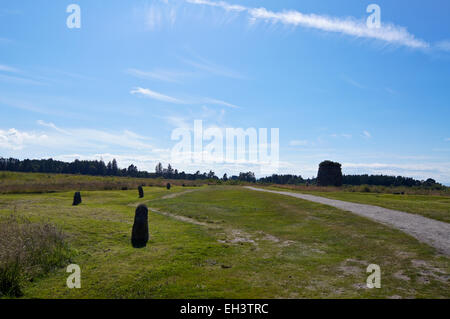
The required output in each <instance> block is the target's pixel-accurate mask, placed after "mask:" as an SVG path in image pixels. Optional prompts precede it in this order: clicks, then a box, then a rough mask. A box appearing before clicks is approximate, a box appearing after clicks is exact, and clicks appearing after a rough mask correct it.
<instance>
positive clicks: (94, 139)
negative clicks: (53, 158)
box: [0, 120, 153, 153]
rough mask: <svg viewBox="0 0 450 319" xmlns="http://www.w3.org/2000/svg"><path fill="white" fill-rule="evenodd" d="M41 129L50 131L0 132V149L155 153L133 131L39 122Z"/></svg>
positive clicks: (142, 137) (150, 146)
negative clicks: (69, 126)
mask: <svg viewBox="0 0 450 319" xmlns="http://www.w3.org/2000/svg"><path fill="white" fill-rule="evenodd" d="M37 123H38V124H39V125H40V126H42V127H45V128H47V130H40V131H37V130H35V131H21V130H18V129H15V128H10V129H7V130H0V149H7V150H8V149H9V150H22V149H26V150H27V152H31V151H32V150H34V151H36V150H39V151H46V152H48V151H51V152H53V153H59V152H61V151H67V150H76V151H77V152H88V151H95V150H99V149H113V148H120V149H123V150H127V151H129V150H135V151H138V150H147V151H148V150H152V149H153V146H152V145H151V144H149V143H148V140H149V138H147V137H144V136H141V135H139V134H136V133H134V132H132V131H129V130H123V131H120V132H109V131H104V130H98V129H91V128H60V127H58V126H56V125H55V124H53V123H50V122H44V121H42V120H39V121H38V122H37Z"/></svg>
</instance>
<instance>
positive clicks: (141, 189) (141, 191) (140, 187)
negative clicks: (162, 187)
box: [138, 186, 144, 198]
mask: <svg viewBox="0 0 450 319" xmlns="http://www.w3.org/2000/svg"><path fill="white" fill-rule="evenodd" d="M138 192H139V198H142V197H144V189H143V188H142V186H139V187H138Z"/></svg>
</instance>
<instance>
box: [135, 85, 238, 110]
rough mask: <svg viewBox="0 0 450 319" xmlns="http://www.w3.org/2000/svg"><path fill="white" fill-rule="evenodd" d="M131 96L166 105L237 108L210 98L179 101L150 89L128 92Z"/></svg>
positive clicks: (138, 88)
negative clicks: (135, 95) (205, 105)
mask: <svg viewBox="0 0 450 319" xmlns="http://www.w3.org/2000/svg"><path fill="white" fill-rule="evenodd" d="M130 93H131V94H138V95H142V96H145V97H148V98H151V99H154V100H157V101H162V102H167V103H174V104H192V105H194V104H217V105H222V106H226V107H229V108H238V107H239V106H237V105H234V104H231V103H228V102H225V101H222V100H218V99H212V98H206V97H205V98H186V99H179V98H176V97H172V96H168V95H165V94H162V93H158V92H155V91H152V90H150V89H146V88H141V87H137V88H135V89H133V90H131V91H130Z"/></svg>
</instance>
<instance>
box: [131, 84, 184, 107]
mask: <svg viewBox="0 0 450 319" xmlns="http://www.w3.org/2000/svg"><path fill="white" fill-rule="evenodd" d="M130 93H131V94H138V95H143V96H145V97H149V98H151V99H154V100H157V101H162V102H168V103H175V104H186V102H185V101H182V100H179V99H177V98H174V97H171V96H168V95H164V94H161V93H158V92H155V91H152V90H149V89H144V88H140V87H138V88H135V89H133V90H131V91H130Z"/></svg>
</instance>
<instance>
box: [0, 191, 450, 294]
mask: <svg viewBox="0 0 450 319" xmlns="http://www.w3.org/2000/svg"><path fill="white" fill-rule="evenodd" d="M144 191H145V198H144V199H142V200H139V199H138V198H137V197H138V196H137V190H134V189H133V190H124V191H120V190H119V191H83V192H82V196H83V203H82V204H81V205H80V206H77V207H73V206H71V203H72V197H73V191H70V192H59V193H43V194H2V195H0V215H8V214H11V212H13V211H15V212H16V214H19V215H21V216H26V217H28V218H30V219H31V220H46V221H48V222H51V223H54V224H56V225H58V226H59V227H61V228H62V230H63V231H64V233H65V234H66V235H67V236H68V237H67V241H68V243H69V245H70V247H71V249H72V250H73V251H74V252H75V254H74V257H72V260H71V262H72V263H76V264H78V265H80V267H81V282H82V288H81V289H68V288H67V287H66V278H67V276H68V275H69V274H68V273H66V272H65V268H61V269H57V270H55V271H54V272H52V273H50V274H48V275H47V276H45V277H42V278H38V279H36V280H34V281H33V282H29V283H27V284H26V286H25V287H24V289H23V292H24V298H367V297H373V298H400V297H401V298H431V297H437V298H450V286H449V273H450V262H449V258H448V257H446V256H443V255H439V254H437V253H436V251H435V250H434V249H433V248H431V247H429V246H427V245H425V244H421V243H419V242H418V241H417V240H415V239H414V238H412V237H410V236H408V235H406V234H404V233H402V232H400V231H396V230H393V229H390V228H388V227H386V226H383V225H380V224H377V223H375V222H372V221H370V220H367V219H364V218H361V217H358V216H355V215H352V214H349V213H346V212H343V211H340V210H338V209H334V208H332V207H328V206H324V205H319V204H316V203H311V202H307V201H303V200H299V199H296V198H288V197H286V196H282V195H277V194H266V193H259V192H253V191H250V190H246V189H243V188H241V187H232V186H205V187H195V188H188V187H173V188H172V189H171V190H170V191H168V190H166V189H165V188H162V187H144ZM168 195H169V196H168ZM142 202H145V203H146V204H147V205H148V206H149V208H150V213H149V227H150V242H149V244H148V245H147V247H146V248H143V249H134V248H132V247H131V243H130V235H131V227H132V223H133V217H134V209H135V207H136V205H138V204H139V203H142ZM372 263H374V264H378V265H379V266H380V267H381V273H382V275H381V284H382V288H381V289H368V288H366V278H367V276H368V274H367V273H366V268H367V266H368V265H369V264H372Z"/></svg>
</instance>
